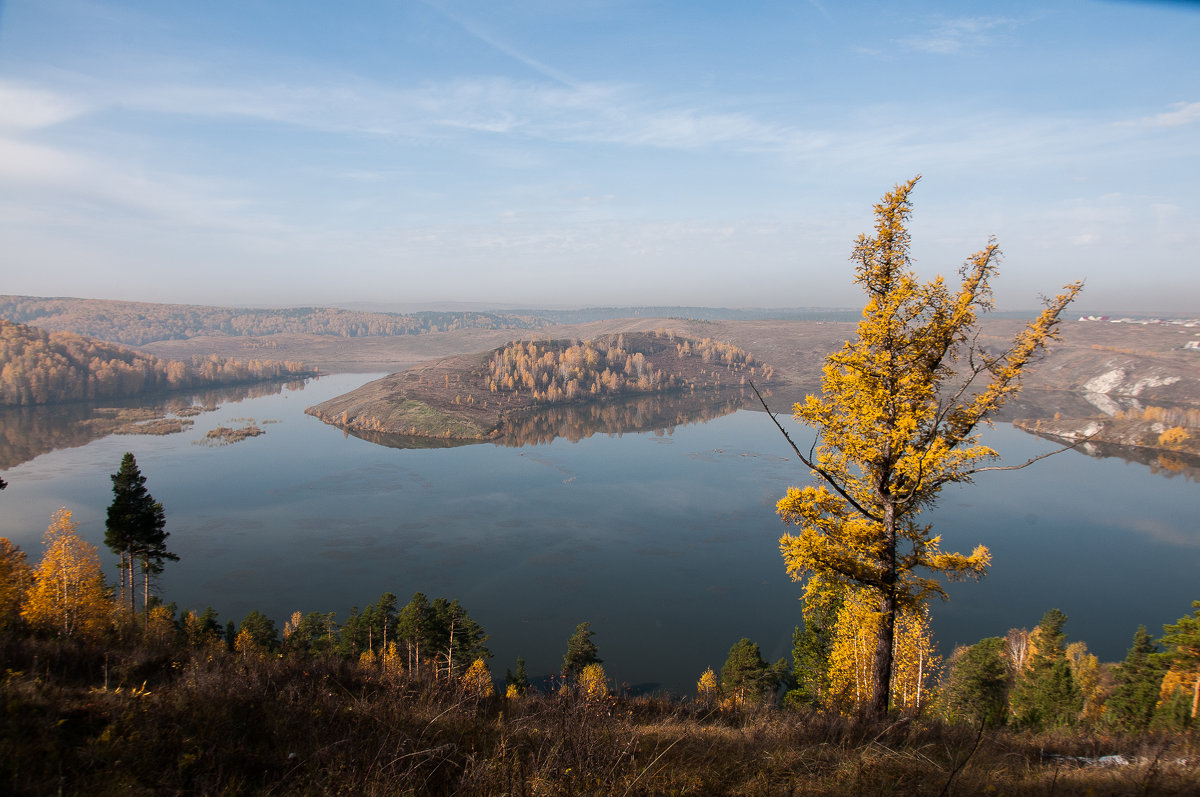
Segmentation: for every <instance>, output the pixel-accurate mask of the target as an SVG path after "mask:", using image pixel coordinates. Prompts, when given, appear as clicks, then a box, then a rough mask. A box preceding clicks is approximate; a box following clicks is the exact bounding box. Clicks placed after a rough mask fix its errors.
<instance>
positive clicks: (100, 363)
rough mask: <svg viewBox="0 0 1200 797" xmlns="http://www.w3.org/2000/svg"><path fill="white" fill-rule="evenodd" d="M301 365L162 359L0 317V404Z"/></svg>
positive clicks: (299, 371) (211, 380)
mask: <svg viewBox="0 0 1200 797" xmlns="http://www.w3.org/2000/svg"><path fill="white" fill-rule="evenodd" d="M308 373H309V371H308V370H307V369H306V368H305V367H304V364H303V363H298V362H290V361H285V362H278V361H269V360H246V361H238V360H233V359H229V358H223V357H217V356H215V355H213V356H209V357H196V358H193V359H192V361H191V362H186V363H185V362H181V361H178V360H163V359H160V358H158V357H155V356H154V355H152V354H144V353H142V352H138V351H135V350H134V349H130V348H128V347H125V346H121V345H117V344H112V343H103V342H101V341H98V340H94V339H91V338H87V337H84V336H82V335H76V334H73V333H70V332H48V331H46V330H44V329H38V328H36V327H31V326H26V325H24V324H16V323H13V322H11V321H6V320H4V319H0V406H28V405H31V404H52V403H58V402H67V401H93V400H97V399H121V398H133V397H135V396H139V395H142V394H144V393H150V392H155V391H164V390H182V389H187V388H197V387H211V386H215V385H223V384H235V383H239V382H252V381H261V380H268V379H285V378H295V377H298V376H304V375H307V374H308Z"/></svg>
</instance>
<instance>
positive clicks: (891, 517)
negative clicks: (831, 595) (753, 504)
mask: <svg viewBox="0 0 1200 797" xmlns="http://www.w3.org/2000/svg"><path fill="white" fill-rule="evenodd" d="M918 179H919V177H915V178H913V179H912V180H909V181H908V182H906V183H903V184H901V185H898V186H896V187H895V188H894V189H893V190H892V191H891V192H889V193H888V194H886V195H885V196H884V198H883V200H882V201H881V202H880V203H879V204H877V205H876V206H875V234H874V235H873V236H867V235H860V236H859V238H858V240H857V242H856V244H855V247H854V252H853V255H852V256H851V260H852V261H853V262H854V263H855V264H856V266H855V278H854V281H855V282H856V283H857V284H858V285H859V286H860V287H861V288H862V289H863V291H864V292H865V293H866V295H867V301H866V305H865V306H864V307H863V312H862V320H861V321H860V322H859V325H858V330H857V336H856V337H855V339H854V340H850V341H847V342H846V343H845V345H844V346H843V347H842V348H841V349H840V350H839V351H836V352H834V353H832V354H830V355H829V356H828V357H827V358H826V361H825V363H826V364H825V368H824V375H823V378H822V390H821V394H820V395H809V396H807V397H806V398H805V400H804V401H801V402H798V403H797V404H795V405H794V407H793V416H794V418H795V419H796V420H797V421H799V422H801V423H804V424H807V425H808V426H810V427H811V428H812V429H814V430H815V437H814V440H813V443H812V445H811V446H810V447H808V449H807V451H806V450H804V449H802V448H801V447H799V446H798V445H796V443H795V442H794V441H793V440H792V438H791V437H790V436H789V435H788V433H787V430H785V429H784V428H783V426H782V425H781V424H780V423H779V421H778V420H777V419H776V418H775V416H774V415H773V414H772V415H771V418H772V420H774V421H775V423H776V425H777V426H778V427H779V430H780V431H781V432H782V433H783V434H784V436H785V437H787V440H788V442H789V444H791V446H792V449H793V450H794V451H795V453H796V455H797V456H798V457H799V459H800V460H801V461H802V462H803V463H804V464H805V465H807V466H808V467H809V468H810V469H811V471H812V473H813V475H814V476H816V477H817V478H818V479H819V481H818V484H817V486H807V487H803V488H795V487H792V488H789V489H788V492H787V495H786V496H785V497H784V498H782V499H781V500H780V501H779V503H778V506H777V509H778V512H779V514H780V516H781V517H782V518H783V520H784V521H785V522H786V523H789V524H793V525H795V526H797V527H799V531H798V533H795V534H792V533H787V534H784V535H783V537H782V538H781V539H780V541H779V544H780V550H781V552H782V554H783V557H784V560H785V563H786V565H787V571H788V573H789V575H791V577H792V578H793V579H795V580H797V581H809V580H811V579H813V578H814V577H819V578H818V580H817V582H816V583H818V584H821V585H829V586H831V587H833V588H844V587H845V586H847V585H857V586H860V587H863V588H866V589H867V590H869V592H870V594H871V596H872V599H873V601H874V602H875V604H876V605H877V607H878V612H879V614H880V623H879V626H878V632H877V634H876V635H875V639H874V646H873V648H874V650H873V654H872V669H871V690H872V696H871V701H872V702H871V706H870V710H871V713H873V714H875V715H876V716H882V715H883V714H885V713H886V712H887V710H888V707H889V705H890V703H891V694H890V684H891V681H892V664H893V650H894V640H895V633H896V618H897V616H898V615H899V612H900V610H901V608H903V607H917V606H919V605H921V604H922V603H924V602H925V601H927V600H928V598H929V597H931V596H933V595H938V596H941V597H943V598H944V597H945V591H944V589H943V586H942V579H959V578H968V577H970V578H979V577H980V576H982V575H983V574H984V572H985V571H986V569H987V566H988V564H989V562H990V558H991V557H990V554H989V552H988V550H987V549H986V548H984V547H983V546H978V547H976V548H975V550H974V551H973V552H972V553H970V554H961V553H953V552H949V551H944V550H942V547H941V538H940V537H939V536H936V535H934V534H933V532H932V529H931V527H930V526H929V525H928V524H923V523H920V522H919V515H920V513H921V512H922V511H923V510H925V509H928V508H929V507H931V506H932V505H933V503H934V501H935V499H936V497H937V494H938V492H939V491H940V490H941V488H942V487H943V486H944V485H946V484H950V483H955V482H969V481H970V480H971V477H972V475H973V474H975V473H978V472H979V471H981V470H988V469H995V468H985V467H981V463H982V462H985V461H987V460H989V459H993V458H995V457H996V456H997V455H996V452H995V451H993V450H992V449H991V448H988V447H987V446H984V445H982V444H981V443H980V442H979V437H978V434H977V433H976V429H977V427H978V426H979V425H980V424H981V423H986V422H987V420H988V418H989V417H990V416H991V415H993V414H994V413H995V412H996V411H997V410H998V409H999V408H1000V407H1001V406H1002V405H1003V404H1004V403H1005V402H1006V401H1007V400H1008V399H1010V398H1012V396H1013V395H1014V394H1015V393H1016V392H1017V391H1018V390H1019V388H1020V382H1021V374H1022V372H1023V370H1024V369H1025V367H1026V366H1027V365H1028V364H1029V363H1030V362H1031V361H1032V360H1033V359H1034V358H1035V357H1036V356H1037V355H1038V353H1039V352H1040V351H1041V350H1042V349H1043V348H1044V347H1045V346H1046V345H1047V344H1048V343H1049V342H1050V341H1051V340H1052V339H1053V338H1054V337H1055V335H1056V329H1057V326H1058V323H1059V316H1060V315H1061V313H1062V312H1063V311H1064V310H1065V309H1066V307H1067V305H1068V304H1069V303H1070V302H1071V301H1072V300H1073V299H1074V298H1075V296H1076V295H1077V294H1078V293H1079V291H1080V290H1081V288H1082V285H1081V284H1080V283H1073V284H1070V285H1067V286H1066V288H1065V289H1064V291H1063V292H1062V293H1061V294H1059V295H1058V296H1056V297H1054V298H1053V299H1051V300H1048V301H1047V302H1046V307H1045V309H1044V310H1043V311H1042V313H1041V314H1040V315H1039V316H1038V317H1037V318H1036V319H1035V320H1034V321H1032V322H1030V323H1029V324H1028V325H1027V326H1026V327H1025V328H1024V329H1023V330H1022V331H1021V332H1020V333H1018V334H1017V335H1016V337H1015V338H1014V339H1013V340H1012V341H1011V342H1010V343H1009V344H1008V345H1006V346H1003V347H1001V348H1000V349H999V351H992V350H989V349H985V348H984V347H983V346H982V345H979V343H978V341H977V339H976V329H977V322H978V316H979V314H980V313H982V312H986V311H987V310H989V309H990V308H991V306H992V300H991V286H990V281H991V278H992V277H993V276H994V275H995V273H996V269H997V266H998V263H999V259H1000V250H999V248H998V246H997V245H996V243H995V242H994V241H990V242H989V243H988V245H987V246H986V247H984V248H983V249H982V250H980V251H979V252H976V253H975V254H974V255H972V256H971V257H969V258H968V259H967V261H966V262H965V264H964V265H963V266H962V268H961V269H960V272H959V275H960V278H961V282H960V285H959V287H958V288H957V289H956V290H951V289H950V287H948V286H947V284H946V282H945V280H944V279H943V278H942V277H937V278H935V279H934V280H932V281H930V282H928V283H921V282H919V281H918V279H917V276H916V274H915V273H914V271H913V269H912V267H911V258H910V255H909V248H910V237H909V232H908V229H907V223H908V219H909V216H910V214H911V210H912V206H911V204H910V202H909V195H910V193H911V192H912V190H913V188H914V186H915V185H916V183H917V180H918ZM760 399H761V396H760ZM764 406H765V402H764ZM1026 464H1028V463H1026ZM1017 467H1021V466H1017ZM939 577H940V578H939Z"/></svg>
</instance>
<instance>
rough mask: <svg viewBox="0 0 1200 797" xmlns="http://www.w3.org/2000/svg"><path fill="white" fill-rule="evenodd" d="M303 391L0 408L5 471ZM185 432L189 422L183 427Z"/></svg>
mask: <svg viewBox="0 0 1200 797" xmlns="http://www.w3.org/2000/svg"><path fill="white" fill-rule="evenodd" d="M285 389H286V390H303V389H304V382H303V381H293V382H260V383H257V384H253V385H240V386H232V387H222V388H214V389H212V390H203V391H197V392H188V393H173V394H170V395H164V396H158V397H152V398H148V399H147V398H143V399H136V400H129V401H123V402H112V401H107V402H103V403H84V402H80V403H73V404H58V405H39V406H34V407H10V408H5V409H2V410H0V470H8V469H10V468H15V467H16V466H18V465H20V464H21V463H23V462H28V461H29V460H31V459H34V458H35V457H39V456H41V455H42V454H47V453H49V452H51V451H54V450H56V449H60V448H77V447H79V446H85V445H87V444H88V443H90V442H92V441H93V440H99V439H100V438H102V437H107V436H109V435H111V434H117V433H120V432H121V431H123V430H128V429H129V428H130V427H131V425H132V424H134V423H140V422H145V421H149V420H152V419H155V418H164V417H167V416H175V417H183V416H189V415H195V414H198V413H197V412H196V411H190V410H192V408H196V407H198V408H201V410H207V411H211V410H215V409H217V408H218V407H219V406H220V405H221V404H225V403H228V402H236V401H242V400H243V399H250V398H259V397H261V396H273V395H277V394H279V393H282V392H283V391H284V390H285ZM182 428H183V429H186V428H187V424H183V425H182Z"/></svg>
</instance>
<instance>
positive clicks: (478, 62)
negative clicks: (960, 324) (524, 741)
mask: <svg viewBox="0 0 1200 797" xmlns="http://www.w3.org/2000/svg"><path fill="white" fill-rule="evenodd" d="M917 174H920V175H921V176H922V179H921V182H920V183H919V185H918V186H917V189H916V191H915V192H914V194H913V201H914V211H913V218H912V224H911V231H912V235H913V255H914V257H915V265H916V268H917V270H918V272H919V273H920V274H921V276H922V277H924V278H932V277H933V276H935V275H938V274H944V275H946V276H947V277H952V276H953V275H954V274H955V273H956V271H957V269H958V268H959V266H960V265H961V264H962V262H963V261H964V260H965V259H966V258H967V257H968V256H969V255H970V254H971V253H973V252H975V251H977V250H979V249H980V248H982V247H983V246H985V245H986V244H987V242H988V240H989V237H991V236H995V238H996V239H997V241H998V242H999V244H1000V246H1001V248H1002V249H1003V251H1004V255H1005V256H1004V261H1003V263H1002V264H1001V266H1000V271H999V274H998V275H997V277H996V281H995V283H994V288H995V299H996V305H997V308H998V309H1001V310H1023V309H1027V308H1036V307H1037V306H1038V303H1039V297H1040V296H1043V295H1050V294H1053V293H1055V292H1056V291H1057V290H1058V289H1059V288H1060V287H1061V286H1062V285H1063V284H1065V283H1067V282H1070V281H1073V280H1076V279H1083V280H1085V281H1086V288H1085V291H1084V294H1083V296H1082V297H1081V298H1080V300H1079V301H1078V302H1077V305H1076V306H1077V307H1078V308H1080V309H1082V310H1087V311H1093V312H1107V311H1123V312H1131V313H1132V312H1142V313H1162V314H1175V315H1190V316H1200V190H1198V189H1200V3H1195V2H1165V1H1163V2H1152V1H1143V2H1139V1H1138V0H1106V1H1101V0H1091V1H1085V0H1049V1H1048V2H1047V1H1046V0H1039V1H1038V2H987V3H983V2H964V1H963V0H953V1H949V0H935V1H928V0H910V2H905V3H896V2H857V1H856V0H847V1H846V2H834V0H807V1H806V0H793V1H792V2H779V1H776V2H758V1H757V0H743V1H742V2H737V3H730V2H710V1H709V0H687V1H686V2H683V1H681V2H669V1H662V2H656V1H652V0H645V1H639V0H578V1H577V2H572V0H486V1H484V0H462V1H460V0H355V1H354V2H347V3H331V2H328V1H327V0H325V1H324V2H307V0H238V1H237V2H226V1H225V0H205V2H186V1H183V0H181V1H179V2H174V1H172V2H162V1H161V0H145V1H144V2H138V1H136V0H129V1H124V0H122V1H121V2H117V1H115V0H114V1H112V2H109V1H106V0H0V293H7V294H23V295H33V296H80V297H88V298H107V299H128V300H140V301H164V302H181V303H197V304H240V305H255V306H287V305H302V304H304V305H308V304H317V305H347V304H352V303H361V302H375V303H383V304H395V305H406V306H447V307H449V306H454V305H457V304H459V303H479V304H483V305H492V306H523V307H532V306H544V307H583V306H597V305H621V306H626V305H705V306H724V307H773V308H779V307H814V306H822V307H856V306H860V305H861V304H862V298H861V293H860V292H859V290H858V289H857V288H856V286H854V285H853V283H852V277H853V264H852V263H850V261H849V255H850V252H851V249H852V248H853V242H854V239H855V237H856V236H857V235H858V234H859V233H862V232H868V231H869V230H870V229H871V224H872V215H871V214H872V205H873V204H874V203H875V202H877V201H878V200H879V199H880V198H881V197H882V195H883V194H884V193H885V192H886V191H888V190H889V189H890V188H891V187H892V186H893V185H895V184H896V183H898V182H902V181H904V180H907V179H908V178H910V177H912V176H914V175H917Z"/></svg>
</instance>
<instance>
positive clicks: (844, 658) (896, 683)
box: [829, 589, 941, 714]
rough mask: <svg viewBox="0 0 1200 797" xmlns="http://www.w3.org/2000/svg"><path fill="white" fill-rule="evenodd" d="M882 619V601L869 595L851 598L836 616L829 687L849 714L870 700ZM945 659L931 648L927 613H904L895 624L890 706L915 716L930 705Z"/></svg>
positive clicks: (923, 610) (863, 592) (924, 609)
mask: <svg viewBox="0 0 1200 797" xmlns="http://www.w3.org/2000/svg"><path fill="white" fill-rule="evenodd" d="M881 622H882V614H880V612H879V611H878V600H876V599H873V598H872V595H871V594H870V591H868V590H861V589H860V590H853V591H850V592H848V593H847V595H846V598H845V599H844V601H843V602H842V605H841V608H840V609H839V610H838V616H837V625H836V629H835V631H834V637H833V644H832V645H831V647H830V654H829V685H830V692H831V694H832V701H833V703H834V705H836V706H838V707H839V708H841V709H842V710H843V711H845V712H847V713H853V712H854V711H856V710H858V709H860V708H862V707H864V706H865V705H866V704H867V703H868V702H869V701H870V699H871V697H872V693H871V683H872V665H873V660H874V656H875V640H876V638H877V637H878V634H879V626H880V624H881ZM940 669H941V657H940V656H939V655H938V654H937V649H936V646H935V645H934V643H933V632H932V630H931V629H930V625H929V609H928V607H925V606H922V607H920V608H918V609H910V610H906V611H902V612H901V613H900V616H899V617H898V618H897V620H896V636H895V641H894V644H893V666H892V678H891V694H892V701H893V703H892V705H893V707H894V708H897V709H900V710H901V711H904V712H907V713H912V714H916V713H918V712H919V711H920V710H921V708H922V707H923V706H924V705H925V704H926V702H927V701H928V700H929V690H930V685H931V684H932V683H934V682H935V681H936V680H937V675H938V672H939V670H940Z"/></svg>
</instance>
